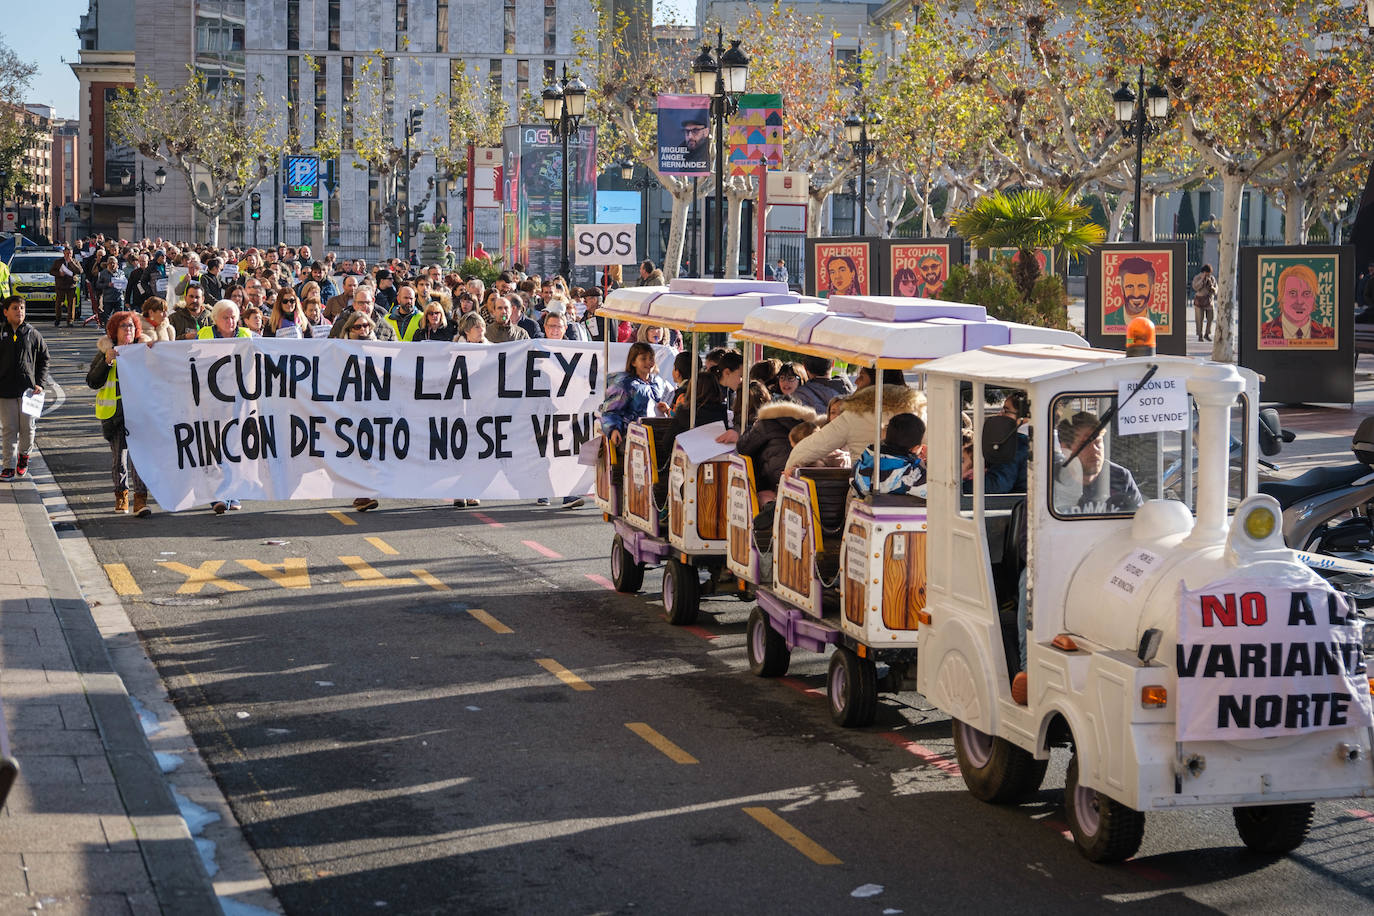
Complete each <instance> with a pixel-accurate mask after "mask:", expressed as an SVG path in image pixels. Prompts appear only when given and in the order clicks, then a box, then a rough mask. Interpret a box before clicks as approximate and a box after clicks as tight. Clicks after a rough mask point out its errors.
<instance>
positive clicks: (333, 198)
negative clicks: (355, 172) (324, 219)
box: [327, 190, 343, 245]
mask: <svg viewBox="0 0 1374 916" xmlns="http://www.w3.org/2000/svg"><path fill="white" fill-rule="evenodd" d="M342 221H343V205H342V202H341V201H340V200H339V194H338V191H337V190H336V191H335V193H333V194H331V195H329V241H328V243H327V244H330V245H337V244H339V224H340V223H341V222H342Z"/></svg>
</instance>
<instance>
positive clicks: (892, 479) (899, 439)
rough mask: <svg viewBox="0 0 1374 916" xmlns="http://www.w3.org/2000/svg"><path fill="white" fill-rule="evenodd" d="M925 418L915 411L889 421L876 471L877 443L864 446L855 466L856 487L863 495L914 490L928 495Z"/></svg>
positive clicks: (913, 491) (917, 493)
mask: <svg viewBox="0 0 1374 916" xmlns="http://www.w3.org/2000/svg"><path fill="white" fill-rule="evenodd" d="M925 437H926V424H925V421H924V420H922V419H921V418H920V417H918V416H916V415H915V414H913V413H899V414H897V415H896V416H895V417H893V418H892V419H891V420H889V421H888V423H887V434H886V435H885V436H884V437H883V442H882V449H881V452H880V454H879V457H878V461H877V473H876V475H875V473H874V458H873V446H871V445H870V446H869V447H868V448H866V449H864V451H863V454H862V455H860V456H859V463H858V464H856V465H855V466H854V490H855V491H856V492H857V493H858V494H859V495H860V496H868V495H870V494H872V493H910V494H912V495H913V496H921V497H924V496H925V495H926V487H925V483H926V467H925V461H924V460H923V459H924V456H925V447H924V446H922V445H921V442H922V440H924V439H925Z"/></svg>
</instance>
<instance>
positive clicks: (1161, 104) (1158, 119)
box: [1112, 0, 1374, 242]
mask: <svg viewBox="0 0 1374 916" xmlns="http://www.w3.org/2000/svg"><path fill="white" fill-rule="evenodd" d="M1371 2H1374V0H1371ZM1139 85H1140V91H1139V93H1135V92H1132V91H1131V87H1130V86H1128V85H1126V84H1125V83H1122V84H1121V88H1120V89H1118V90H1116V92H1113V93H1112V103H1113V105H1114V106H1115V108H1116V120H1117V123H1119V124H1120V125H1121V135H1122V136H1123V137H1125V138H1126V139H1127V140H1134V141H1135V209H1134V210H1133V211H1132V214H1133V222H1134V223H1135V226H1134V228H1133V230H1132V236H1133V241H1136V242H1138V241H1140V184H1141V179H1142V177H1143V176H1142V175H1141V171H1142V169H1143V167H1144V161H1145V141H1146V140H1148V139H1150V138H1151V137H1153V136H1154V135H1155V134H1156V133H1158V132H1159V129H1160V127H1159V125H1160V124H1161V123H1163V121H1164V119H1165V118H1166V117H1168V115H1169V93H1168V92H1166V91H1165V90H1164V87H1163V86H1160V85H1159V84H1158V83H1155V84H1154V85H1152V86H1150V88H1149V89H1146V88H1145V67H1144V66H1143V65H1142V66H1141V68H1140V80H1139Z"/></svg>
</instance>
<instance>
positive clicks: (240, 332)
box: [196, 299, 253, 340]
mask: <svg viewBox="0 0 1374 916" xmlns="http://www.w3.org/2000/svg"><path fill="white" fill-rule="evenodd" d="M252 336H253V335H252V334H251V333H250V332H249V330H248V329H247V328H243V327H239V307H238V306H237V305H235V304H234V300H232V299H221V300H220V301H218V302H216V303H215V307H214V308H213V309H211V310H210V324H209V326H208V327H204V328H201V329H200V330H199V331H197V332H196V338H197V339H198V340H224V339H226V338H229V337H252Z"/></svg>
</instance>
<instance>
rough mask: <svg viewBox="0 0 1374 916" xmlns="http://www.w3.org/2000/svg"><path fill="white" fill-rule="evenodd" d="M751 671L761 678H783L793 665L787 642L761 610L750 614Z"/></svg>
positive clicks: (755, 609)
mask: <svg viewBox="0 0 1374 916" xmlns="http://www.w3.org/2000/svg"><path fill="white" fill-rule="evenodd" d="M748 647H749V670H750V671H751V672H753V673H754V674H756V675H758V676H759V677H782V676H783V675H784V674H786V673H787V666H788V665H790V664H791V663H792V650H790V649H788V648H787V640H785V639H783V638H782V634H781V633H779V632H778V631H777V630H775V629H773V627H772V626H770V625H769V623H768V615H767V614H765V613H764V612H763V610H762V609H761V608H754V609H753V610H752V611H750V612H749V633H748Z"/></svg>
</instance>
